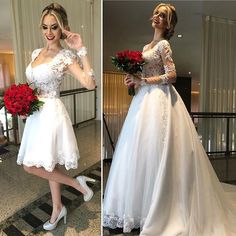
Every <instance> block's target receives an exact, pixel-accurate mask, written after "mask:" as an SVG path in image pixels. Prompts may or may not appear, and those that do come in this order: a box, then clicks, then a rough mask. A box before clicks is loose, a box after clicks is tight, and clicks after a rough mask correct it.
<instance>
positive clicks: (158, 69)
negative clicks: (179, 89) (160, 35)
mask: <svg viewBox="0 0 236 236" xmlns="http://www.w3.org/2000/svg"><path fill="white" fill-rule="evenodd" d="M146 48H147V47H144V52H143V57H144V59H145V60H146V61H147V64H146V65H144V68H143V74H142V76H143V77H144V78H148V77H155V76H161V79H162V84H163V85H165V84H168V82H169V81H168V80H169V78H168V73H169V72H171V71H175V64H174V62H173V59H172V51H171V48H170V44H169V42H168V41H167V40H162V41H160V42H158V43H157V44H156V45H155V46H154V47H153V48H152V49H150V50H147V51H145V49H146Z"/></svg>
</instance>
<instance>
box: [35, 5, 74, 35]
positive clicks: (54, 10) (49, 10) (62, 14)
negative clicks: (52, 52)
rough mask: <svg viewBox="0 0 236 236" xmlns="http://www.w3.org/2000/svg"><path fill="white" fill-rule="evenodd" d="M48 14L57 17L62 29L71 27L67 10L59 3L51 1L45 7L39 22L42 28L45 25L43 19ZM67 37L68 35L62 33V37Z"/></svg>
mask: <svg viewBox="0 0 236 236" xmlns="http://www.w3.org/2000/svg"><path fill="white" fill-rule="evenodd" d="M46 15H53V16H54V17H55V18H56V20H57V23H58V25H59V27H60V28H61V29H62V30H63V29H66V30H69V29H70V28H69V25H68V19H67V14H66V10H65V9H64V8H63V7H62V6H61V5H59V4H58V3H51V4H49V5H48V6H46V7H45V8H44V9H43V11H42V16H41V19H40V23H39V27H40V28H41V27H42V25H43V19H44V17H45V16H46ZM65 38H66V36H65V35H64V34H63V33H62V34H61V39H65Z"/></svg>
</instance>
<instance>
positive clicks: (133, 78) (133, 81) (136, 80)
mask: <svg viewBox="0 0 236 236" xmlns="http://www.w3.org/2000/svg"><path fill="white" fill-rule="evenodd" d="M124 83H125V85H126V86H127V87H132V86H135V87H138V86H139V85H140V83H141V77H140V76H139V75H131V74H127V75H126V76H125V79H124Z"/></svg>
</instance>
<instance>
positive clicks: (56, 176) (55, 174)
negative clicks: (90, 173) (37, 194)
mask: <svg viewBox="0 0 236 236" xmlns="http://www.w3.org/2000/svg"><path fill="white" fill-rule="evenodd" d="M24 170H25V171H26V172H28V173H29V174H33V175H36V176H39V177H41V178H43V179H47V180H50V181H54V182H57V183H60V184H65V185H68V186H71V187H73V188H75V189H77V190H78V191H80V192H81V193H83V194H86V191H85V190H84V189H83V188H82V187H81V185H80V184H79V182H78V181H77V180H76V179H74V178H72V177H70V176H68V175H66V174H64V173H62V172H61V171H60V170H59V169H58V168H57V167H56V168H54V170H53V171H52V172H49V171H46V170H45V169H44V168H43V167H40V168H37V167H35V166H32V167H28V166H25V165H24Z"/></svg>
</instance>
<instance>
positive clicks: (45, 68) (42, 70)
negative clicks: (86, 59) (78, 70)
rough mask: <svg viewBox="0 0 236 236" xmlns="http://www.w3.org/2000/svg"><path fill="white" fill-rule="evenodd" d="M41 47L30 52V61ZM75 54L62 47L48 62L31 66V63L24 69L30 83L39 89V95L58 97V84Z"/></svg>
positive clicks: (72, 61) (73, 59)
mask: <svg viewBox="0 0 236 236" xmlns="http://www.w3.org/2000/svg"><path fill="white" fill-rule="evenodd" d="M41 50H42V49H36V50H34V51H33V53H32V62H33V61H34V60H35V58H36V57H37V56H38V55H39V53H40V51H41ZM76 58H77V57H76V55H75V54H74V53H72V52H71V51H70V50H66V49H62V50H60V51H59V52H58V54H57V55H56V56H55V57H54V58H53V59H52V60H51V61H50V62H48V63H44V64H41V65H38V66H36V67H34V68H32V66H31V64H32V62H31V63H30V65H29V66H28V67H27V69H26V76H27V79H28V81H29V82H30V83H33V84H34V86H35V87H36V88H37V89H38V90H39V92H40V94H39V95H40V96H41V97H47V98H53V97H59V94H60V85H61V81H62V79H63V76H64V73H65V71H66V70H67V67H68V66H69V65H71V64H72V63H74V61H75V59H76Z"/></svg>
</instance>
